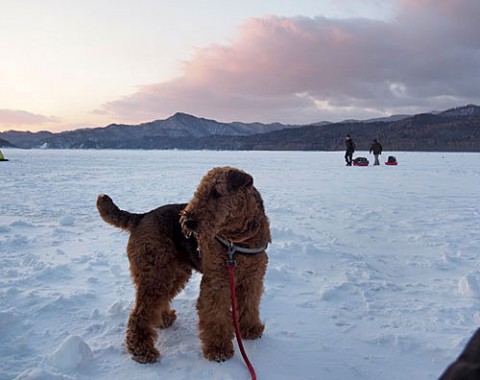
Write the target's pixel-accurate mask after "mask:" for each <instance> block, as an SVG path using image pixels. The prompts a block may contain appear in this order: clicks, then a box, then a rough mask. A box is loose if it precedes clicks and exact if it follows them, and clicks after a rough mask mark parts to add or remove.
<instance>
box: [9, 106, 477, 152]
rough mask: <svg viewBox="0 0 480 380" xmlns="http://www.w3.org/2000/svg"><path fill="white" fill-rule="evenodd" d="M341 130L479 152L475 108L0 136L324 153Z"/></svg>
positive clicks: (363, 140) (407, 146)
mask: <svg viewBox="0 0 480 380" xmlns="http://www.w3.org/2000/svg"><path fill="white" fill-rule="evenodd" d="M346 134H350V135H352V137H353V139H354V141H355V142H356V145H357V150H368V149H369V147H370V144H371V141H372V139H373V138H377V139H379V140H380V142H381V143H382V144H383V146H384V148H385V149H386V150H388V151H396V150H404V151H472V152H480V144H479V143H478V142H479V141H480V107H479V106H476V105H467V106H464V107H457V108H452V109H448V110H445V111H441V112H432V113H423V114H417V115H413V116H407V115H395V116H393V117H390V118H383V119H371V120H364V121H361V120H346V121H342V122H339V123H330V122H318V123H313V124H309V125H305V126H298V125H284V124H280V123H273V124H262V123H240V122H233V123H221V122H217V121H215V120H209V119H204V118H198V117H195V116H192V115H188V114H185V113H176V114H175V115H173V116H171V117H169V118H168V119H165V120H156V121H153V122H150V123H144V124H140V125H119V124H111V125H109V126H107V127H103V128H90V129H88V128H85V129H78V130H74V131H67V132H60V133H51V132H38V133H31V132H18V131H8V132H3V133H0V138H1V139H3V140H7V141H8V142H10V143H12V144H13V145H15V146H17V147H19V148H40V147H42V148H52V149H59V148H60V149H212V150H323V151H330V150H343V149H344V136H345V135H346Z"/></svg>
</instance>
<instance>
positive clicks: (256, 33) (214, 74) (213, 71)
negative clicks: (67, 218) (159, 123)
mask: <svg viewBox="0 0 480 380" xmlns="http://www.w3.org/2000/svg"><path fill="white" fill-rule="evenodd" d="M479 4H480V2H478V1H477V0H462V1H460V0H452V1H446V0H438V1H437V0H435V1H434V0H421V1H413V0H402V1H399V8H398V12H397V16H396V18H395V19H394V20H392V21H390V22H386V21H378V20H367V19H347V20H332V19H327V18H324V17H316V18H306V17H296V18H281V17H273V16H271V17H266V18H261V19H258V18H257V19H250V20H248V21H247V22H245V23H244V24H243V25H242V26H241V27H240V28H239V32H238V36H237V38H236V39H235V40H232V41H231V42H230V43H229V44H227V45H211V46H208V47H205V48H201V49H198V50H197V51H196V52H195V54H194V55H193V57H192V58H191V59H190V60H188V61H187V62H184V67H183V68H184V71H183V75H182V76H181V77H179V78H177V79H175V80H172V81H170V82H167V83H159V84H152V85H149V86H143V87H141V88H139V89H138V91H137V92H136V93H134V94H132V95H130V96H127V97H124V98H121V99H118V100H116V101H113V102H110V103H108V104H105V105H104V107H103V109H102V110H103V111H108V112H109V113H111V114H112V115H114V116H115V117H118V118H120V119H123V120H135V119H137V120H138V119H143V120H152V119H155V118H161V117H165V116H169V115H171V114H173V113H175V112H177V111H183V112H189V113H193V114H196V115H199V116H203V117H212V118H216V119H220V120H242V121H253V120H257V121H265V122H268V121H283V122H296V123H301V122H313V121H318V120H322V119H331V118H332V117H335V115H340V118H347V117H355V116H356V115H360V116H363V115H367V114H371V116H375V114H377V115H380V114H383V113H396V112H398V113H402V112H409V111H410V110H411V111H412V112H415V111H417V110H422V109H423V110H424V109H425V108H427V109H441V108H444V107H449V106H454V105H458V104H462V103H467V102H469V103H471V102H479V101H480V99H479V98H478V88H479V86H480V75H478V74H479V72H478V70H479V69H478V68H479V67H480V53H479V41H478V38H477V36H478V35H480V26H479V23H478V22H477V20H478V17H480V5H479Z"/></svg>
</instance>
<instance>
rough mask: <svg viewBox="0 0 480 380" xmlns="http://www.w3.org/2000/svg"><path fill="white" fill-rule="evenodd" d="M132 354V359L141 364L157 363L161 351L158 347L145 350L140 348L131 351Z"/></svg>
mask: <svg viewBox="0 0 480 380" xmlns="http://www.w3.org/2000/svg"><path fill="white" fill-rule="evenodd" d="M130 351H132V350H130ZM131 354H132V359H133V360H135V361H136V362H138V363H141V364H147V363H156V362H157V360H158V358H159V357H160V352H158V350H157V349H156V348H154V349H153V350H150V351H145V352H141V351H140V350H138V351H136V352H131Z"/></svg>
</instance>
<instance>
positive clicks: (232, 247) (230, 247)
mask: <svg viewBox="0 0 480 380" xmlns="http://www.w3.org/2000/svg"><path fill="white" fill-rule="evenodd" d="M235 251H236V247H235V244H233V243H232V242H229V243H228V249H227V255H228V259H227V265H228V266H230V265H233V266H235V267H236V266H237V260H235V259H234V257H233V256H234V255H235Z"/></svg>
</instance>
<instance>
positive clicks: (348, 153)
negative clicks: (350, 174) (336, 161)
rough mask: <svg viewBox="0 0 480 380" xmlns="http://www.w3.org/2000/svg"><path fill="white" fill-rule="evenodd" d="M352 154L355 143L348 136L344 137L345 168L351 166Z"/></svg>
mask: <svg viewBox="0 0 480 380" xmlns="http://www.w3.org/2000/svg"><path fill="white" fill-rule="evenodd" d="M353 152H355V143H354V142H353V140H352V137H351V136H350V135H346V136H345V161H346V162H347V166H352V159H353Z"/></svg>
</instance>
